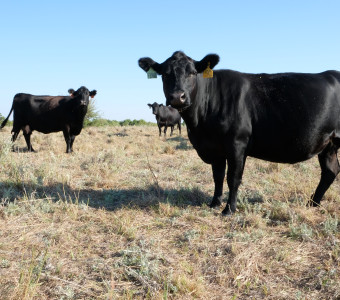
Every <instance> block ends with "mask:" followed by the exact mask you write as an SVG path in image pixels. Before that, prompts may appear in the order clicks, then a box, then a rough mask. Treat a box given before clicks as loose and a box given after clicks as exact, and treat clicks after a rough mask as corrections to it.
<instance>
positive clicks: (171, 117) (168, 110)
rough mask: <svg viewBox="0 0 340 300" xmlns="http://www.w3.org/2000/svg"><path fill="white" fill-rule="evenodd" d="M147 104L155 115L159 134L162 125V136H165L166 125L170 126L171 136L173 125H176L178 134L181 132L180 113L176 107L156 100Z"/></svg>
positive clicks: (160, 133)
mask: <svg viewBox="0 0 340 300" xmlns="http://www.w3.org/2000/svg"><path fill="white" fill-rule="evenodd" d="M148 106H149V107H150V108H152V113H153V114H154V115H155V116H156V120H157V125H158V129H159V136H161V135H162V130H161V128H162V127H163V126H164V136H166V130H167V128H168V127H171V132H170V136H172V133H173V131H174V127H175V125H178V130H179V134H181V115H180V114H179V112H178V110H177V109H175V108H173V107H170V106H164V105H163V104H158V103H156V102H154V103H153V104H148Z"/></svg>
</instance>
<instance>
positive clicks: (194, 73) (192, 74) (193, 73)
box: [189, 71, 197, 77]
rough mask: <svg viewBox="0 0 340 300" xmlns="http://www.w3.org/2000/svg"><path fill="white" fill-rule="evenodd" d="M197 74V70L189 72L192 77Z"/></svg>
mask: <svg viewBox="0 0 340 300" xmlns="http://www.w3.org/2000/svg"><path fill="white" fill-rule="evenodd" d="M196 75H197V72H196V71H193V72H191V73H190V74H189V76H190V77H193V76H196Z"/></svg>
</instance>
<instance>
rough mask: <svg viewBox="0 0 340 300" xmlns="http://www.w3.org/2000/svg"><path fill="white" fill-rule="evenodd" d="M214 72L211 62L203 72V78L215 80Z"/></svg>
mask: <svg viewBox="0 0 340 300" xmlns="http://www.w3.org/2000/svg"><path fill="white" fill-rule="evenodd" d="M213 76H214V71H213V70H211V69H210V62H208V66H207V68H206V69H205V70H204V71H203V78H213Z"/></svg>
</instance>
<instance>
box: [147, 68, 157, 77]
mask: <svg viewBox="0 0 340 300" xmlns="http://www.w3.org/2000/svg"><path fill="white" fill-rule="evenodd" d="M146 74H147V75H148V79H151V78H157V73H156V71H155V70H154V69H152V68H150V69H149V71H147V72H146Z"/></svg>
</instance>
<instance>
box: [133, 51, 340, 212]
mask: <svg viewBox="0 0 340 300" xmlns="http://www.w3.org/2000/svg"><path fill="white" fill-rule="evenodd" d="M218 62H219V56H218V55H215V54H210V55H207V56H206V57H204V58H203V59H202V60H201V61H195V60H193V59H191V58H190V57H188V56H186V55H185V54H184V53H183V52H180V51H178V52H175V53H174V54H173V55H172V56H171V57H170V58H168V59H167V60H166V61H164V62H163V63H160V64H159V63H157V62H155V61H153V60H152V59H151V58H148V57H146V58H141V59H140V60H139V66H140V67H141V68H142V69H143V70H144V71H148V70H149V68H150V67H152V68H153V69H154V70H155V71H156V72H157V73H158V74H160V75H162V80H163V89H164V94H165V97H166V104H167V105H168V104H171V106H173V107H175V108H178V109H180V110H181V116H182V118H183V119H184V121H185V123H186V126H187V130H188V136H189V139H190V141H191V143H192V144H193V146H194V148H195V149H196V151H197V153H198V155H199V156H200V157H201V158H202V160H203V161H204V162H206V163H208V164H211V165H212V172H213V178H214V183H215V191H214V197H213V199H212V202H211V204H210V206H211V207H216V206H219V205H220V204H221V199H222V189H223V181H224V177H225V168H226V161H227V163H228V171H227V183H228V187H229V197H228V200H227V205H226V207H225V209H224V210H223V212H222V213H223V214H231V213H233V212H235V210H236V194H237V190H238V187H239V185H240V183H241V179H242V174H243V169H244V165H245V161H246V157H247V156H252V157H256V158H259V159H263V160H266V161H272V162H280V163H291V164H292V163H296V162H300V161H304V160H307V159H309V158H311V157H312V156H314V155H318V158H319V162H320V166H321V179H320V182H319V185H318V186H317V188H316V191H315V193H314V194H313V195H312V198H311V200H310V202H309V204H311V205H313V206H317V205H319V204H320V201H321V199H322V197H323V195H324V193H325V192H326V190H327V189H328V187H329V186H330V185H331V184H332V182H333V181H334V179H335V177H336V175H337V174H338V173H339V171H340V167H339V163H338V159H337V150H338V148H339V147H340V72H337V71H326V72H323V73H319V74H303V73H280V74H247V73H241V72H236V71H232V70H217V71H214V74H213V77H212V78H203V76H202V72H203V71H204V70H205V69H206V68H207V67H208V66H209V65H210V68H213V67H214V66H215V65H216V64H217V63H218Z"/></svg>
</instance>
